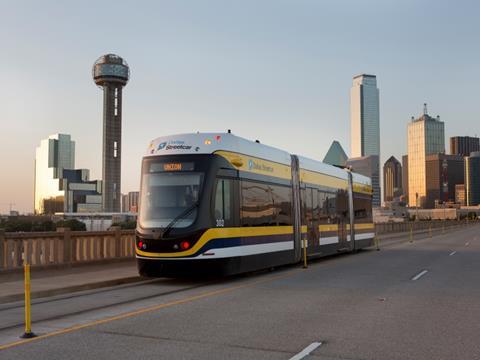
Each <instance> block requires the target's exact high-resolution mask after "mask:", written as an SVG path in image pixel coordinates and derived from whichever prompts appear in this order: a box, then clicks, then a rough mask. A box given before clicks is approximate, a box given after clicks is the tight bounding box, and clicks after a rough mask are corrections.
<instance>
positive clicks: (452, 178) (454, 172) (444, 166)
mask: <svg viewBox="0 0 480 360" xmlns="http://www.w3.org/2000/svg"><path fill="white" fill-rule="evenodd" d="M425 169H426V185H427V197H426V203H425V207H426V208H434V207H435V203H438V204H442V203H444V202H448V201H451V202H455V186H456V185H458V184H463V181H464V174H463V157H462V156H459V155H445V154H434V155H427V156H426V157H425Z"/></svg>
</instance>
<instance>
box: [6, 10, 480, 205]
mask: <svg viewBox="0 0 480 360" xmlns="http://www.w3.org/2000/svg"><path fill="white" fill-rule="evenodd" d="M371 4H374V5H375V6H370V7H365V6H364V4H356V3H355V2H351V3H349V6H348V7H347V8H345V7H344V6H342V5H334V4H329V5H323V4H312V3H310V2H299V3H297V4H295V5H292V4H290V5H289V4H286V3H276V4H275V5H276V6H274V8H275V11H274V12H273V13H272V12H271V9H272V5H273V2H268V1H267V2H265V3H262V4H256V3H255V4H254V3H253V2H242V3H237V4H230V7H228V8H227V6H226V5H223V4H222V3H221V2H215V1H212V2H208V5H210V6H205V5H204V4H202V5H200V4H190V5H188V6H187V5H181V4H167V3H160V4H153V3H151V4H147V5H146V6H145V7H143V8H142V9H137V8H132V7H131V6H127V5H118V6H117V7H115V8H114V9H113V10H112V8H111V6H110V5H111V4H110V5H109V4H108V3H104V4H99V5H98V7H99V11H98V12H96V13H93V14H92V12H91V9H90V7H88V6H82V5H80V4H76V5H69V6H68V7H67V6H66V5H56V6H54V5H53V4H52V3H46V4H41V5H40V4H37V3H35V2H30V3H28V2H25V3H19V2H16V3H13V2H12V3H11V4H10V5H9V6H5V9H3V10H4V11H2V15H0V17H1V20H2V21H1V22H0V29H1V30H2V31H1V32H0V37H1V39H2V44H3V47H4V50H5V51H4V56H3V57H2V59H0V63H1V64H2V65H3V66H2V67H1V69H2V70H0V71H2V78H3V79H4V86H3V87H2V89H0V96H1V97H2V99H3V102H2V103H3V104H2V106H1V107H0V123H1V124H2V125H1V126H2V128H1V130H2V131H1V132H0V133H1V135H0V151H2V153H3V154H9V156H5V155H4V156H2V160H1V164H0V166H2V168H3V169H8V170H9V171H6V172H5V175H4V176H3V177H2V178H1V179H0V189H1V190H0V191H1V192H0V203H1V204H2V205H1V206H0V213H6V212H7V211H8V208H9V205H8V203H11V202H12V203H15V204H16V205H15V209H18V210H20V211H21V212H31V211H33V208H32V204H33V177H34V176H33V159H34V153H35V147H36V146H37V145H38V142H39V141H40V140H41V139H43V138H45V137H47V136H48V135H50V134H52V133H67V134H71V135H72V137H73V138H75V140H76V143H77V144H76V145H77V154H78V156H77V163H78V165H79V166H78V167H79V168H90V169H91V177H92V178H101V177H102V176H101V161H100V157H101V155H100V154H101V143H102V137H101V117H102V112H101V105H102V100H101V98H100V97H99V94H98V91H97V89H95V86H94V85H93V84H92V82H91V77H90V74H89V71H90V68H91V63H92V59H95V58H96V57H98V55H99V54H102V53H107V52H114V53H118V54H121V55H122V56H125V58H126V59H128V61H129V64H130V65H131V66H132V67H134V68H135V83H132V84H131V85H129V87H128V89H127V90H126V92H127V93H128V96H127V97H126V100H125V103H124V122H123V125H124V135H123V153H122V155H123V158H122V165H123V166H122V180H123V181H122V190H123V192H125V193H126V192H129V191H132V190H138V188H139V176H140V160H141V156H142V155H143V153H144V151H145V149H146V147H147V146H148V143H149V141H150V140H151V139H153V138H155V137H157V136H161V135H168V134H172V133H183V132H195V131H197V130H198V131H209V130H216V131H226V130H227V129H232V131H233V132H234V133H235V134H237V135H240V136H244V137H248V138H251V139H257V138H258V139H259V140H260V141H262V143H265V144H268V145H272V146H276V147H279V148H282V149H285V150H287V151H290V152H292V153H297V154H301V155H305V156H309V157H312V158H315V159H318V160H321V159H322V158H323V156H324V155H325V154H326V152H327V150H328V147H329V146H330V144H331V142H332V140H334V139H336V140H338V141H339V142H340V143H341V144H342V145H343V146H345V150H346V152H347V154H350V153H351V149H350V145H349V143H350V141H349V139H350V131H349V128H350V121H349V88H350V86H351V78H352V77H353V76H354V75H356V74H358V73H363V72H365V73H373V74H375V75H377V77H378V79H380V80H379V82H380V84H381V86H380V88H381V89H382V94H381V99H380V107H381V133H380V134H381V139H382V141H381V155H382V158H381V159H380V161H381V163H382V164H383V163H384V161H385V160H386V159H387V158H388V157H390V156H392V155H393V156H395V157H396V158H397V159H400V158H401V156H402V155H404V154H406V153H407V147H406V143H407V141H406V132H407V131H406V124H407V122H408V119H409V117H410V116H411V115H412V114H413V115H415V114H418V113H419V111H420V110H421V108H420V106H419V104H422V103H423V102H427V103H429V105H430V106H431V108H432V109H435V114H434V115H436V114H437V113H439V114H441V115H442V120H444V121H445V126H446V129H445V130H446V131H445V136H446V138H449V137H450V136H462V135H467V134H469V135H474V134H477V133H479V130H480V127H479V126H478V125H477V121H476V119H478V118H480V110H479V109H477V107H476V105H475V104H476V97H477V96H476V93H475V90H476V83H477V80H478V77H479V76H478V74H477V73H478V72H476V71H475V69H476V67H477V65H476V63H475V59H476V58H478V54H479V51H478V49H476V48H475V47H472V46H471V43H474V41H475V39H476V34H477V33H478V25H477V23H476V21H475V14H476V13H477V10H478V5H476V4H464V6H458V7H455V8H450V7H448V6H447V5H446V4H445V3H438V2H428V1H427V2H424V3H422V4H417V3H415V2H404V3H400V4H399V3H396V4H394V3H388V4H387V3H385V2H371ZM106 9H109V11H111V12H113V14H112V15H115V16H117V17H118V18H119V19H120V20H121V21H119V23H121V22H123V23H125V24H129V25H128V26H125V27H110V26H109V25H108V24H106V23H102V22H101V21H100V19H101V15H100V14H101V13H102V12H103V10H105V11H106ZM367 9H368V11H367ZM426 11H428V12H429V14H431V15H432V16H434V17H435V18H436V19H437V21H439V22H442V23H443V24H444V26H442V27H441V28H438V27H435V28H418V27H417V28H415V29H414V30H413V29H412V30H408V29H407V30H405V27H404V26H403V24H404V21H406V20H407V19H408V21H411V22H420V21H422V19H423V17H424V14H425V12H426ZM359 15H360V16H359ZM362 15H365V16H367V15H368V16H373V17H374V18H375V19H376V21H374V22H372V24H369V23H366V24H365V22H363V21H362ZM52 17H55V18H56V19H58V21H56V22H51V21H49V20H48V19H51V18H52ZM87 18H88V19H90V21H88V22H86V21H84V20H85V19H87ZM153 19H155V21H152V20H153ZM146 20H149V21H146ZM247 20H248V21H247ZM319 20H320V21H319ZM292 21H295V23H297V24H299V25H298V27H297V28H295V29H294V28H289V27H288V26H285V24H288V23H291V22H292ZM338 23H342V24H345V25H344V27H338V26H335V24H338ZM19 24H22V26H19ZM147 24H148V25H147ZM359 24H362V27H359ZM401 24H402V26H400V25H401ZM218 28H221V29H222V32H221V33H220V32H218V31H217V30H218ZM330 29H334V30H335V31H333V30H330ZM354 29H355V30H354ZM379 29H382V31H379ZM397 29H398V30H397ZM117 33H118V34H117ZM117 35H118V36H117ZM360 38H371V39H375V42H376V43H375V45H377V46H373V47H371V48H370V50H369V51H364V48H363V44H364V43H363V41H359V40H358V39H360ZM139 39H141V40H139ZM299 39H301V41H299ZM412 53H413V54H416V55H415V56H412ZM458 53H462V54H463V56H457V55H458ZM32 54H35V56H34V57H33V59H34V60H33V61H32V60H31V59H32ZM432 54H435V56H434V57H433V58H432ZM53 70H55V72H53ZM53 75H56V76H53ZM447 83H448V86H447V85H446V84H447ZM292 119H293V120H292ZM292 124H296V125H300V126H298V127H297V128H295V130H292ZM252 129H253V130H252ZM12 152H13V155H10V154H12ZM6 204H7V205H6Z"/></svg>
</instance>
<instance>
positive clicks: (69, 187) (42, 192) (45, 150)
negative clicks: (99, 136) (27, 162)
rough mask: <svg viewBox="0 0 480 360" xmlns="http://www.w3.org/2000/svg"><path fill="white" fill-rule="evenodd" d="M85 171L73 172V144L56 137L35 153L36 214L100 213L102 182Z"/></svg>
mask: <svg viewBox="0 0 480 360" xmlns="http://www.w3.org/2000/svg"><path fill="white" fill-rule="evenodd" d="M89 175H90V172H89V170H88V169H75V142H74V141H72V140H71V138H70V135H67V134H55V135H50V136H49V137H48V138H47V139H44V140H42V141H41V142H40V146H39V147H37V149H36V153H35V189H34V193H35V195H34V196H35V204H34V210H35V214H54V213H57V212H59V213H66V212H91V211H100V210H101V206H102V183H101V181H97V180H93V181H91V180H90V179H89Z"/></svg>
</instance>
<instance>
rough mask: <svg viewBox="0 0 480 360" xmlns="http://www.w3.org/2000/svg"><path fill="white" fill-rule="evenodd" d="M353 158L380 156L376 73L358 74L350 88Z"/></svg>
mask: <svg viewBox="0 0 480 360" xmlns="http://www.w3.org/2000/svg"><path fill="white" fill-rule="evenodd" d="M350 123H351V128H350V131H351V147H352V154H351V157H352V158H356V157H362V156H369V155H377V156H379V157H380V107H379V92H378V88H377V78H376V76H375V75H367V74H362V75H357V76H355V77H354V78H353V85H352V88H351V90H350Z"/></svg>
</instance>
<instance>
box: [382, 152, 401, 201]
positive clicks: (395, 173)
mask: <svg viewBox="0 0 480 360" xmlns="http://www.w3.org/2000/svg"><path fill="white" fill-rule="evenodd" d="M400 195H402V165H401V164H400V162H399V161H398V160H397V159H396V158H395V156H390V158H389V159H388V160H387V161H385V164H384V165H383V201H393V199H394V198H396V197H399V196H400Z"/></svg>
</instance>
